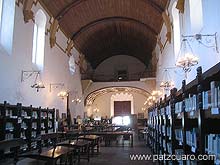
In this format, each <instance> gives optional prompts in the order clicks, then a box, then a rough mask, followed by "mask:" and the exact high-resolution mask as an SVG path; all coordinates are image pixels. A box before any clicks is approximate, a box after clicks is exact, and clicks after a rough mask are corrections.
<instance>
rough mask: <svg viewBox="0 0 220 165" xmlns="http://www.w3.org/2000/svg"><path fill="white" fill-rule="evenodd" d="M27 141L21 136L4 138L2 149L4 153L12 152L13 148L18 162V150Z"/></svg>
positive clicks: (0, 146) (1, 142)
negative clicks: (9, 138)
mask: <svg viewBox="0 0 220 165" xmlns="http://www.w3.org/2000/svg"><path fill="white" fill-rule="evenodd" d="M24 144H26V143H25V141H24V140H23V139H21V138H14V139H11V140H2V141H0V151H3V153H7V152H8V151H9V152H10V149H13V152H14V153H13V154H14V161H15V162H16V161H17V160H18V152H19V149H20V147H21V146H23V145H24Z"/></svg>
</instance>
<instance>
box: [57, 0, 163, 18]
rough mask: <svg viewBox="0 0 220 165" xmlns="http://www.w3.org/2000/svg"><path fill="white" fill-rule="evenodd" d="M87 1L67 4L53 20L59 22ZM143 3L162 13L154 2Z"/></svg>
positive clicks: (77, 0)
mask: <svg viewBox="0 0 220 165" xmlns="http://www.w3.org/2000/svg"><path fill="white" fill-rule="evenodd" d="M85 1H88V0H75V1H73V2H71V3H69V4H68V5H67V6H66V7H64V8H63V9H62V10H61V11H60V12H59V13H58V14H57V15H56V16H55V18H56V19H57V20H58V21H59V20H61V19H62V18H63V17H64V16H65V15H66V14H67V13H68V12H69V11H70V10H71V9H72V8H74V7H76V6H78V5H79V4H81V3H83V2H85ZM142 1H144V2H145V3H146V4H147V5H150V6H151V7H153V8H154V9H155V11H157V12H158V13H159V14H162V12H163V11H164V9H163V8H161V7H160V6H159V5H158V4H156V3H155V2H154V0H142Z"/></svg>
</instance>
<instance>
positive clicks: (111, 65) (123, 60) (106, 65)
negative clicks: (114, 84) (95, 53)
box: [94, 55, 146, 78]
mask: <svg viewBox="0 0 220 165" xmlns="http://www.w3.org/2000/svg"><path fill="white" fill-rule="evenodd" d="M145 67H146V66H145V65H144V64H143V63H142V62H141V61H139V60H138V59H137V58H135V57H132V56H127V55H117V56H113V57H110V58H108V59H106V60H105V61H103V62H102V63H101V64H100V65H98V67H97V68H96V70H95V72H94V74H95V76H96V75H97V76H98V75H105V76H106V75H107V76H112V77H114V75H115V74H116V73H117V71H118V70H127V73H128V74H129V75H130V78H132V77H133V78H135V77H136V76H138V75H137V73H142V72H143V71H144V70H145Z"/></svg>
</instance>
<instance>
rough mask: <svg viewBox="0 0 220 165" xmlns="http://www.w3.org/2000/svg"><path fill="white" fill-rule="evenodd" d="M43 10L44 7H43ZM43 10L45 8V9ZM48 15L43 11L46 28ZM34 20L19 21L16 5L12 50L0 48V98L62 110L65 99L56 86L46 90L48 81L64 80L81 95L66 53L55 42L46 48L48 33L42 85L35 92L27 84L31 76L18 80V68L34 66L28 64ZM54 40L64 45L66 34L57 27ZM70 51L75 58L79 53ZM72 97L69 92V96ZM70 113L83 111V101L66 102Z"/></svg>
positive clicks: (18, 9) (20, 16) (59, 81)
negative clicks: (57, 30) (27, 21)
mask: <svg viewBox="0 0 220 165" xmlns="http://www.w3.org/2000/svg"><path fill="white" fill-rule="evenodd" d="M39 8H41V7H40V5H39V3H38V5H37V6H34V7H33V11H34V12H36V11H37V10H38V9H39ZM43 11H44V10H43ZM45 14H46V12H45ZM49 19H50V17H49V16H48V15H47V29H48V28H49V23H48V22H49ZM33 29H34V23H33V22H32V21H29V23H27V24H25V23H24V21H23V13H22V7H18V6H16V11H15V25H14V40H13V52H12V54H11V55H8V54H6V53H5V52H3V51H1V52H0V77H1V78H0V79H1V85H0V102H3V101H7V102H9V103H10V104H16V103H17V102H20V103H22V104H23V105H26V106H28V105H33V106H36V107H37V106H42V107H49V108H56V109H59V110H60V114H61V113H62V112H66V100H62V99H60V98H58V97H57V93H58V92H59V90H60V89H54V90H52V92H49V85H50V83H64V84H65V87H66V89H67V90H68V91H72V90H74V91H78V94H79V95H82V90H81V82H80V73H79V69H78V68H77V71H76V74H75V75H74V76H72V75H70V72H69V68H68V60H69V58H68V56H67V55H66V54H65V53H63V52H62V51H61V50H60V49H59V48H58V47H57V46H55V47H54V48H52V49H51V48H50V45H49V36H46V39H45V59H44V69H43V72H42V81H43V83H44V85H45V86H46V88H45V89H40V91H39V92H36V90H35V89H32V88H31V87H30V85H32V84H33V82H34V77H31V78H29V79H28V80H26V81H24V82H21V71H22V70H35V69H36V68H35V67H34V66H33V64H32V42H33ZM57 42H58V43H59V44H60V45H61V46H62V47H63V48H64V49H65V47H66V42H67V38H66V37H65V36H64V35H63V33H62V32H61V31H59V32H58V33H57ZM73 55H74V57H75V58H78V55H79V53H78V52H77V51H76V50H73ZM71 97H73V96H72V95H70V98H71ZM70 109H71V113H72V117H73V115H74V116H76V115H78V114H79V115H83V111H84V110H83V109H84V105H83V103H81V104H79V105H76V106H75V105H74V104H72V103H71V105H70Z"/></svg>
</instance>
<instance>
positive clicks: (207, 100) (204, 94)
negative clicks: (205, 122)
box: [202, 90, 211, 110]
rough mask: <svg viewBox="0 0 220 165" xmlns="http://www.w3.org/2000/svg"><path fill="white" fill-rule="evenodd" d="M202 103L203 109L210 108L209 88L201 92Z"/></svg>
mask: <svg viewBox="0 0 220 165" xmlns="http://www.w3.org/2000/svg"><path fill="white" fill-rule="evenodd" d="M202 103H203V109H204V110H208V109H209V108H211V90H208V91H203V92H202Z"/></svg>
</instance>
